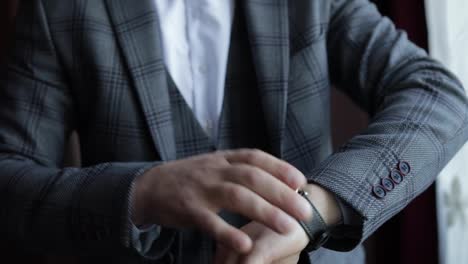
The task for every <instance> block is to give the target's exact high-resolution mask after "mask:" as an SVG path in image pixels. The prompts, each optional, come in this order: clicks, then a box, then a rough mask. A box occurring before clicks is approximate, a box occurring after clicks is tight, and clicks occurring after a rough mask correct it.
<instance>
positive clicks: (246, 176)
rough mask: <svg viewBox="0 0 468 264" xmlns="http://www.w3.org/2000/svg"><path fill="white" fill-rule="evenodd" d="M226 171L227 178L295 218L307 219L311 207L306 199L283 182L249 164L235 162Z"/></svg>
mask: <svg viewBox="0 0 468 264" xmlns="http://www.w3.org/2000/svg"><path fill="white" fill-rule="evenodd" d="M234 168H235V169H234V170H232V169H229V170H228V173H226V177H227V178H228V180H230V181H232V182H235V183H238V184H241V185H243V186H245V187H247V188H248V189H250V190H251V191H253V192H255V193H256V194H258V195H260V196H261V197H263V198H264V199H265V200H267V201H268V202H269V203H271V204H272V205H274V206H276V207H278V208H280V209H281V210H283V211H284V212H286V213H287V214H289V215H291V216H293V217H294V218H296V219H301V220H307V219H309V218H310V216H311V215H312V209H311V207H310V205H309V204H308V203H307V201H306V200H305V199H304V198H303V197H301V196H300V195H298V194H297V193H296V192H295V191H294V190H293V189H291V188H289V187H288V186H287V185H285V184H284V183H283V182H281V181H279V180H278V179H276V178H274V177H272V176H271V175H270V174H268V173H267V172H265V171H263V170H261V169H259V168H257V167H253V166H250V165H245V164H237V165H234Z"/></svg>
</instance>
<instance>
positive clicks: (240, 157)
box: [224, 149, 307, 190]
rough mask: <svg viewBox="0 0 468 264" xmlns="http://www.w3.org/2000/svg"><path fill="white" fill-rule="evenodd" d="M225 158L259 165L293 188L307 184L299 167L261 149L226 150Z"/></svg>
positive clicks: (233, 161)
mask: <svg viewBox="0 0 468 264" xmlns="http://www.w3.org/2000/svg"><path fill="white" fill-rule="evenodd" d="M224 155H225V158H226V159H227V160H228V161H229V162H231V163H245V164H249V165H252V166H255V167H259V168H261V169H263V170H265V171H266V172H268V173H270V174H271V175H273V176H275V177H276V178H278V179H279V180H280V181H282V182H284V183H286V184H287V185H288V186H289V187H291V188H292V189H294V190H295V189H297V188H299V187H301V186H303V185H305V184H306V182H307V181H306V178H305V176H304V174H302V173H301V172H300V171H299V170H298V169H296V168H295V167H294V166H292V165H290V164H289V163H287V162H285V161H283V160H280V159H278V158H276V157H274V156H272V155H270V154H268V153H266V152H263V151H261V150H251V149H241V150H235V151H226V152H225V153H224Z"/></svg>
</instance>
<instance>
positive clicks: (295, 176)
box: [288, 170, 306, 189]
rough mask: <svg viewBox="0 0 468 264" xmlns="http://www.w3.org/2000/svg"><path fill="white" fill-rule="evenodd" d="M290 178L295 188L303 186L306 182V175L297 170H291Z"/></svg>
mask: <svg viewBox="0 0 468 264" xmlns="http://www.w3.org/2000/svg"><path fill="white" fill-rule="evenodd" d="M288 178H289V179H290V182H291V184H292V185H293V186H292V187H293V188H295V189H297V188H299V187H301V186H303V185H304V184H305V183H306V179H305V176H304V175H303V174H302V173H301V172H299V171H297V170H290V172H289V174H288Z"/></svg>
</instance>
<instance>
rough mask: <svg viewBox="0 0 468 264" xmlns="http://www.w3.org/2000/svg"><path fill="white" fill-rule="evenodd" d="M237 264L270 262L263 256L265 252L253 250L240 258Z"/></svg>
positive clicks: (266, 263)
mask: <svg viewBox="0 0 468 264" xmlns="http://www.w3.org/2000/svg"><path fill="white" fill-rule="evenodd" d="M238 263H240V264H270V263H271V261H270V260H269V259H268V256H267V255H265V251H264V250H263V251H262V250H260V249H257V248H254V249H253V250H252V252H251V253H249V254H248V255H243V256H240V258H239V261H238Z"/></svg>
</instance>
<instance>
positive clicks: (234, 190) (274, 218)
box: [217, 183, 296, 234]
mask: <svg viewBox="0 0 468 264" xmlns="http://www.w3.org/2000/svg"><path fill="white" fill-rule="evenodd" d="M217 190H218V192H217V194H218V202H219V203H220V204H219V206H220V207H221V208H224V209H226V210H228V211H230V212H235V213H238V214H241V215H243V216H245V217H247V218H249V219H251V220H254V221H257V222H260V223H263V224H264V225H266V226H268V227H270V228H271V229H273V230H275V231H276V232H278V233H284V234H286V233H288V232H290V231H291V230H292V229H293V228H294V227H295V224H296V220H295V219H293V218H292V217H291V216H289V215H288V214H286V213H285V212H283V211H282V210H281V209H279V208H278V207H276V206H273V205H271V204H270V203H269V202H267V201H266V200H265V199H263V198H262V197H261V196H259V195H258V194H256V193H254V192H252V191H251V190H249V189H247V188H246V187H244V186H242V185H239V184H234V183H224V184H223V185H222V186H221V187H219V188H217Z"/></svg>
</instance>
